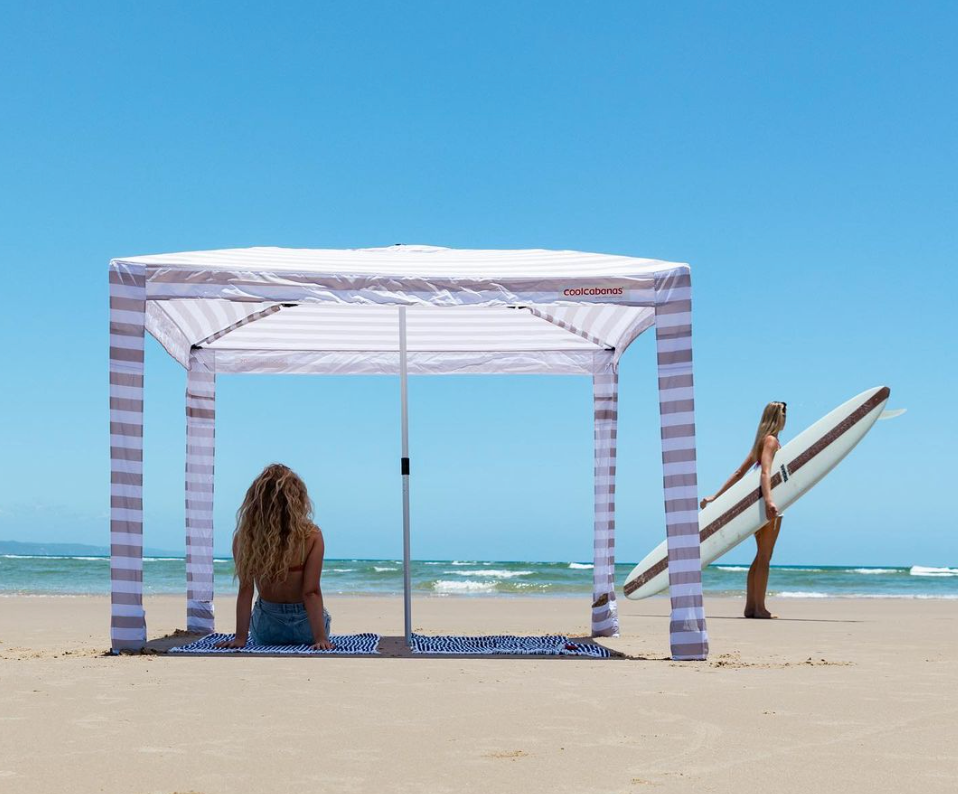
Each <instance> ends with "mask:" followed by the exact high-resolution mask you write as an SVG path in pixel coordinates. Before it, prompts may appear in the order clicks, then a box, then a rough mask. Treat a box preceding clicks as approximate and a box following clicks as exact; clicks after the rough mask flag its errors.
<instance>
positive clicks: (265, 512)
mask: <svg viewBox="0 0 958 794" xmlns="http://www.w3.org/2000/svg"><path fill="white" fill-rule="evenodd" d="M312 513H313V503H312V502H311V501H310V499H309V494H307V493H306V485H305V484H304V483H303V481H302V480H301V479H300V478H299V476H298V475H297V474H296V473H295V472H294V471H293V470H292V469H290V468H288V467H286V466H283V465H282V464H280V463H272V464H270V465H269V466H267V467H266V468H265V469H263V471H262V473H261V474H260V475H259V476H258V477H257V478H256V479H255V480H253V484H252V485H250V487H249V490H248V491H247V492H246V498H245V499H244V500H243V505H242V507H240V509H239V512H238V513H237V514H236V532H235V533H234V535H233V560H234V561H235V562H236V577H237V579H239V592H238V593H237V594H236V639H234V640H231V641H227V642H221V643H218V644H217V646H218V647H221V648H242V647H243V646H244V645H246V641H247V639H252V641H253V642H254V643H255V644H257V645H310V646H312V647H313V648H315V649H317V650H329V649H331V648H332V647H333V645H332V643H330V641H329V613H328V612H327V611H326V609H325V608H324V606H323V593H322V590H321V589H320V586H319V579H320V576H321V575H322V573H323V554H324V553H325V548H324V545H323V533H322V532H320V530H319V527H317V526H316V525H315V524H314V523H313V520H312ZM254 590H255V591H258V592H259V598H258V599H256V605H255V606H253V595H254Z"/></svg>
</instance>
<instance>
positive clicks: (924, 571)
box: [908, 565, 958, 576]
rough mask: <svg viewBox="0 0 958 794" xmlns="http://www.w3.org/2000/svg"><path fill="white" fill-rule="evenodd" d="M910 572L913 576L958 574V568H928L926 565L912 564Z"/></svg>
mask: <svg viewBox="0 0 958 794" xmlns="http://www.w3.org/2000/svg"><path fill="white" fill-rule="evenodd" d="M908 573H910V574H911V575H912V576H958V568H927V567H925V566H924V565H912V566H911V569H910V570H909V571H908Z"/></svg>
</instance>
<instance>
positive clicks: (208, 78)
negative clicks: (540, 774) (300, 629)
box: [0, 2, 958, 565]
mask: <svg viewBox="0 0 958 794" xmlns="http://www.w3.org/2000/svg"><path fill="white" fill-rule="evenodd" d="M956 30H958V12H956V8H955V6H954V4H950V3H941V4H936V3H921V4H899V3H894V4H893V3H887V4H885V3H877V2H871V3H861V4H840V7H838V6H836V4H832V3H803V4H799V5H795V4H784V3H781V4H764V3H754V4H735V5H731V6H726V7H724V8H721V7H719V6H718V5H716V4H711V3H671V4H657V5H652V4H636V3H627V2H606V3H581V2H575V3H572V2H569V3H560V2H556V3H550V4H548V7H547V6H546V5H543V4H517V3H481V4H479V3H474V4H464V3H459V4H448V3H439V2H435V3H406V4H395V3H382V4H375V3H364V4H361V5H359V4H357V5H356V6H350V7H344V4H329V3H282V4H259V3H246V4H243V3H235V4H230V5H229V6H228V7H227V6H224V5H221V4H202V5H198V4H191V3H162V4H149V5H148V4H128V3H105V2H97V3H87V4H84V3H44V2H38V3H32V4H7V5H6V6H4V9H3V10H2V12H0V106H2V107H3V109H4V116H5V118H4V123H3V124H0V226H2V229H3V231H2V234H0V263H2V269H3V275H4V278H3V282H4V287H5V291H6V294H5V301H4V310H3V312H2V313H0V338H2V342H3V351H4V353H3V356H4V366H3V372H4V375H5V378H4V384H5V388H3V389H0V417H2V418H0V422H2V424H0V435H2V438H0V449H2V450H3V453H2V454H0V539H7V538H9V539H20V540H30V539H36V540H42V541H57V540H62V541H73V542H88V543H106V542H108V524H107V520H106V514H107V507H108V503H109V497H108V493H109V491H108V481H109V473H108V472H109V460H108V438H107V388H106V386H107V303H106V265H107V262H108V261H109V259H110V258H111V257H113V256H122V255H130V254H141V253H153V252H164V251H178V250H193V249H200V248H223V247H240V246H249V245H284V246H303V247H308V246H315V247H363V246H373V245H388V244H391V243H396V242H404V243H428V244H434V245H448V246H454V247H488V248H513V247H516V248H518V247H545V248H573V249H581V250H595V251H603V252H611V253H625V254H634V255H639V256H649V257H658V258H663V259H670V260H677V261H685V262H689V263H690V264H691V265H692V268H693V278H694V285H695V312H696V320H695V323H696V324H695V331H694V334H695V335H694V344H695V366H696V382H697V407H698V429H699V461H700V469H699V471H700V483H701V488H702V490H703V492H711V491H712V490H714V489H715V488H717V487H718V486H719V485H720V484H721V482H722V481H723V480H724V478H725V477H726V476H727V475H728V473H729V472H730V471H731V470H732V468H734V467H735V466H736V465H737V464H738V463H739V462H740V460H741V459H742V457H743V456H744V455H745V453H746V451H747V449H748V446H749V442H750V440H751V436H752V434H753V433H754V427H755V424H756V422H757V418H758V413H759V412H760V410H761V407H762V406H763V405H764V404H765V402H767V401H768V400H771V399H785V400H787V401H788V403H789V409H790V411H789V421H790V423H791V424H790V426H789V427H788V428H787V429H786V431H785V433H784V435H783V438H788V437H790V436H791V435H792V434H794V433H795V432H797V431H798V430H799V429H801V428H803V427H805V426H806V425H808V424H810V423H811V422H812V421H814V420H815V419H817V418H818V417H820V416H821V415H822V414H824V413H825V412H826V411H828V410H830V409H831V408H832V407H834V406H836V405H837V404H839V403H840V402H843V401H844V400H845V399H847V398H849V397H851V396H853V395H854V394H857V393H858V392H860V391H863V390H864V389H865V388H868V387H870V386H874V385H879V384H887V385H889V386H891V388H892V403H893V405H895V406H904V407H907V408H908V409H909V410H908V413H907V414H906V415H905V416H904V417H902V418H901V419H897V420H895V421H892V422H883V423H881V424H879V425H878V426H876V428H875V429H874V431H873V432H872V433H871V434H870V435H869V436H868V437H867V438H866V439H865V440H864V441H863V443H862V444H861V445H860V447H859V448H858V449H856V450H855V451H854V452H853V453H852V455H851V456H850V457H849V458H848V459H847V460H846V461H845V462H844V463H843V464H842V465H841V466H840V467H839V468H838V469H837V470H836V471H835V472H834V473H833V474H831V475H829V477H828V478H827V480H825V481H824V482H822V483H821V484H820V485H819V486H817V487H816V489H815V491H814V492H813V493H811V494H810V495H808V496H807V497H805V498H804V499H803V500H802V501H801V502H799V503H798V504H797V505H795V506H794V507H793V509H792V510H790V511H789V514H788V516H787V517H786V520H785V522H784V528H783V533H782V536H781V539H780V541H779V547H778V549H777V552H776V560H775V561H776V562H780V563H785V564H787V563H804V562H815V563H835V564H843V563H856V564H888V563H896V564H903V565H909V564H925V565H936V564H938V565H944V564H955V563H956V562H958V539H956V532H955V529H956V526H955V520H954V518H953V509H952V508H951V506H950V505H949V503H948V498H949V497H948V494H949V493H950V489H949V484H950V473H951V470H952V469H953V466H954V462H953V456H952V450H953V448H954V445H955V442H956V441H958V438H956V426H955V421H954V417H953V414H952V406H953V404H954V393H955V387H956V377H955V374H954V360H955V343H954V337H953V316H954V312H955V298H954V288H955V286H956V284H958V277H956V275H955V260H956V253H958V233H956V229H958V187H956V186H958V146H956V141H958V90H956V82H955V80H954V75H955V73H956V69H958V57H956V52H958V41H956V38H958V36H956V32H955V31H956ZM654 377H655V376H654V354H653V344H652V339H651V338H643V339H640V340H639V341H638V342H637V343H636V344H635V345H634V346H633V348H632V349H631V350H630V351H629V353H628V354H627V355H626V357H625V359H624V360H623V364H622V370H621V383H620V431H619V468H618V472H619V485H618V494H619V498H618V507H619V520H618V554H619V559H621V560H623V561H627V560H635V559H638V558H639V557H641V556H642V555H644V553H645V552H646V551H647V550H648V549H649V548H650V547H651V546H652V545H654V544H655V543H657V542H658V541H659V540H660V539H661V537H662V536H663V533H664V528H663V509H662V497H661V479H660V478H661V472H660V469H659V448H658V427H657V414H656V395H655V379H654ZM183 388H184V373H183V372H182V370H181V369H180V368H179V366H178V365H176V364H175V363H174V362H172V360H171V359H169V358H168V357H167V356H166V354H165V353H164V352H163V351H162V350H161V349H160V348H159V346H158V345H156V344H155V343H152V342H151V344H150V347H149V350H148V355H147V396H146V400H147V408H146V422H147V427H146V461H147V462H146V476H147V485H146V492H145V499H146V512H147V522H148V523H147V527H146V542H147V543H148V545H151V546H158V547H165V548H173V549H176V548H182V520H183V519H182V513H183V507H182V504H183V500H182V487H183V486H182V470H183V445H184V419H183V402H182V400H183ZM218 410H219V417H218V419H219V426H218V439H219V455H218V463H217V481H216V488H217V499H218V506H217V526H218V530H217V531H218V540H217V546H218V548H219V549H220V550H225V549H226V548H228V544H229V536H230V532H231V529H232V515H233V512H234V511H235V508H236V507H237V505H238V503H239V500H240V499H241V497H242V494H243V492H244V490H245V488H246V486H247V485H248V483H249V481H250V480H251V478H252V477H253V476H254V475H255V474H256V473H257V472H258V471H259V469H260V468H261V467H262V465H264V464H265V463H267V462H269V461H271V460H282V461H285V462H287V463H289V464H290V465H293V466H294V467H295V468H297V469H298V470H299V471H300V472H301V473H302V475H303V476H304V478H305V479H306V480H307V483H308V485H309V486H310V489H311V492H312V493H313V495H314V497H315V501H316V503H317V517H318V520H319V522H320V524H321V525H322V526H323V527H324V529H325V531H326V535H327V547H328V549H329V551H328V553H329V554H330V556H333V557H351V556H372V557H394V556H396V555H398V554H399V553H400V551H401V538H400V535H401V531H400V521H399V516H400V514H399V508H400V483H399V477H398V474H397V457H398V455H399V440H400V439H399V429H398V383H397V381H396V380H395V379H393V378H353V379H342V378H306V377H297V378H293V377H289V378H285V379H284V378H267V377H255V376H246V377H243V376H233V377H223V378H221V379H220V383H219V394H218ZM411 429H412V440H411V450H412V456H413V466H414V479H413V486H412V489H413V490H412V500H413V538H414V542H413V553H414V555H415V556H418V557H426V558H428V557H437V558H449V557H452V558H455V557H459V558H471V559H475V558H485V559H557V560H571V559H589V558H590V556H591V545H592V541H591V532H592V519H591V508H592V505H591V495H592V483H591V473H592V428H591V386H590V383H589V382H588V381H587V380H586V379H576V378H558V377H526V378H518V377H507V378H459V379H457V378H437V379H426V380H424V379H417V380H414V381H413V383H412V384H411ZM748 551H749V549H748V548H747V547H744V546H743V547H742V548H741V549H739V550H737V551H735V552H733V554H732V556H731V557H730V558H729V559H730V560H733V561H739V560H745V559H746V558H747V556H748Z"/></svg>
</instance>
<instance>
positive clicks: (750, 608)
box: [702, 402, 785, 618]
mask: <svg viewBox="0 0 958 794" xmlns="http://www.w3.org/2000/svg"><path fill="white" fill-rule="evenodd" d="M784 427H785V403H784V402H773V403H769V404H768V405H766V406H765V410H764V411H762V419H761V421H760V422H759V423H758V430H757V431H756V433H755V443H754V444H752V450H751V452H749V453H748V457H747V458H746V459H745V462H744V463H743V464H742V465H741V466H739V467H738V468H737V469H736V470H735V472H734V473H733V474H732V476H731V477H729V479H728V482H726V483H725V485H723V486H722V488H721V490H719V492H718V493H717V494H715V495H714V496H707V497H705V499H703V500H702V507H703V508H704V507H705V505H707V504H708V503H709V502H714V501H715V500H716V499H718V498H719V497H720V496H721V495H722V494H723V493H725V492H726V491H727V490H728V489H729V488H731V487H732V486H733V485H735V483H737V482H738V481H739V480H741V479H742V477H744V476H745V475H746V473H747V472H748V470H749V469H750V468H752V467H753V466H754V467H756V468H758V467H761V475H760V477H759V481H760V482H761V489H762V500H763V501H764V504H765V518H766V519H767V520H768V523H767V524H765V525H764V526H762V528H761V529H759V530H758V532H756V533H755V543H756V544H757V545H758V550H757V551H756V553H755V559H754V560H753V561H752V565H751V567H750V568H749V569H748V587H747V590H746V594H745V617H747V618H773V617H775V615H773V614H772V613H771V612H769V611H768V610H767V609H766V608H765V591H766V590H767V589H768V569H769V565H770V564H771V562H772V550H773V549H774V548H775V541H776V540H778V533H779V531H780V530H781V528H782V516H781V515H780V514H779V512H778V508H777V507H776V506H775V502H773V501H772V483H771V479H772V474H771V472H772V461H773V460H774V459H775V453H776V452H778V450H779V449H781V446H782V445H781V444H780V443H779V441H778V434H779V433H781V432H782V430H783V429H784ZM760 505H761V503H760ZM759 509H762V508H761V506H760V507H759Z"/></svg>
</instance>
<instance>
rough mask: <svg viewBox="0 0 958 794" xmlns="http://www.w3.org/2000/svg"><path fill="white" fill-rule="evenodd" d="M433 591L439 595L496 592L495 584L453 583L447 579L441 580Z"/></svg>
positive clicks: (434, 585) (434, 586)
mask: <svg viewBox="0 0 958 794" xmlns="http://www.w3.org/2000/svg"><path fill="white" fill-rule="evenodd" d="M432 589H433V590H434V591H435V592H437V593H447V594H448V593H494V592H495V591H496V583H495V582H452V581H449V580H447V579H440V580H439V581H437V582H435V583H434V584H433V586H432Z"/></svg>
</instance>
